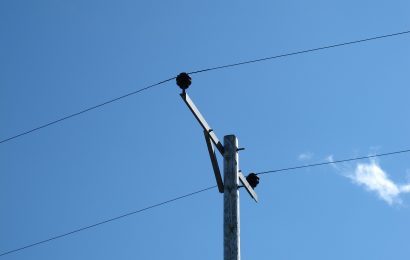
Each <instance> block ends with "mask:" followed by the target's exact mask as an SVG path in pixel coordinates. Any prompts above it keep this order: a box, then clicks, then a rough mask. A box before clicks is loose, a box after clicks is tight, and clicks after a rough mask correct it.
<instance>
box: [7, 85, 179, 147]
mask: <svg viewBox="0 0 410 260" xmlns="http://www.w3.org/2000/svg"><path fill="white" fill-rule="evenodd" d="M173 79H175V77H173V78H169V79H166V80H163V81H160V82H157V83H155V84H152V85H149V86H146V87H144V88H140V89H138V90H135V91H133V92H130V93H128V94H125V95H122V96H119V97H116V98H113V99H110V100H107V101H104V102H103V103H100V104H98V105H95V106H92V107H89V108H86V109H84V110H81V111H80V112H77V113H74V114H70V115H68V116H65V117H62V118H60V119H57V120H54V121H51V122H49V123H46V124H44V125H41V126H38V127H35V128H33V129H30V130H28V131H25V132H22V133H20V134H16V135H14V136H11V137H9V138H6V139H3V140H1V141H0V144H2V143H5V142H7V141H10V140H13V139H15V138H18V137H21V136H23V135H26V134H29V133H32V132H35V131H38V130H40V129H42V128H45V127H48V126H51V125H54V124H57V123H59V122H61V121H64V120H67V119H69V118H72V117H75V116H78V115H81V114H84V113H86V112H88V111H91V110H94V109H96V108H99V107H102V106H105V105H108V104H110V103H113V102H115V101H118V100H121V99H123V98H126V97H129V96H132V95H135V94H138V93H141V92H143V91H145V90H148V89H150V88H153V87H156V86H159V85H161V84H164V83H166V82H168V81H171V80H173Z"/></svg>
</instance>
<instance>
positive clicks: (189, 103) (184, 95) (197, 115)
mask: <svg viewBox="0 0 410 260" xmlns="http://www.w3.org/2000/svg"><path fill="white" fill-rule="evenodd" d="M180 95H181V97H182V99H183V100H184V101H185V103H186V104H187V106H188V108H189V110H191V112H192V114H194V116H195V118H196V119H197V120H198V122H199V124H200V125H201V126H202V128H203V129H204V131H206V132H207V133H208V134H209V138H210V139H211V140H212V142H213V143H214V144H215V146H216V148H217V149H218V151H219V152H220V153H221V155H222V156H223V155H224V152H225V149H224V146H223V144H222V143H221V142H220V141H219V139H218V137H216V134H215V133H214V132H213V130H212V128H211V127H210V126H209V125H208V123H207V122H206V120H205V118H204V117H203V116H202V114H201V112H199V110H198V108H197V107H196V106H195V104H194V102H193V101H192V100H191V98H190V97H189V96H188V94H187V93H186V92H185V91H184V92H182V93H181V94H180Z"/></svg>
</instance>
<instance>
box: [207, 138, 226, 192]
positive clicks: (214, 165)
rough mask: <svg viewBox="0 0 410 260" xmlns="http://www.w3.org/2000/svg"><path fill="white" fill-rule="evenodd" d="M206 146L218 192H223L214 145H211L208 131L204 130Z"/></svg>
mask: <svg viewBox="0 0 410 260" xmlns="http://www.w3.org/2000/svg"><path fill="white" fill-rule="evenodd" d="M204 136H205V141H206V146H207V147H208V152H209V158H211V163H212V168H213V169H214V174H215V180H216V184H217V185H218V190H219V192H220V193H224V184H223V181H222V176H221V171H220V170H219V165H218V160H217V159H216V155H215V150H214V146H213V145H212V142H211V138H210V137H209V133H208V132H207V131H205V130H204Z"/></svg>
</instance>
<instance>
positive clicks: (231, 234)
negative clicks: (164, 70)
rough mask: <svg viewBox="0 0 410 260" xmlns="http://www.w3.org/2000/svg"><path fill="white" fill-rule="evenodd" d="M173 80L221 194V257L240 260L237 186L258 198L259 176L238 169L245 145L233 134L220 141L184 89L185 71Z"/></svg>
mask: <svg viewBox="0 0 410 260" xmlns="http://www.w3.org/2000/svg"><path fill="white" fill-rule="evenodd" d="M176 81H177V85H178V86H179V87H180V88H181V89H182V93H181V97H182V99H183V100H184V102H185V104H186V105H187V106H188V108H189V110H191V112H192V114H193V115H194V116H195V118H196V119H197V120H198V122H199V124H200V125H201V126H202V128H203V129H204V136H205V141H206V144H207V147H208V152H209V157H210V159H211V163H212V168H213V170H214V174H215V180H216V183H217V185H218V190H219V192H220V193H223V194H224V260H240V259H241V250H240V225H239V223H240V221H239V220H240V218H239V187H244V188H245V189H246V190H247V191H248V193H249V195H250V196H251V197H252V198H253V199H254V200H255V201H256V202H258V196H257V195H256V193H255V191H254V190H253V189H254V188H255V187H256V186H257V185H258V183H259V177H258V176H257V175H256V174H254V173H250V174H249V175H248V176H247V177H246V178H245V176H243V174H242V172H241V171H240V170H239V155H238V151H240V150H243V149H244V148H238V139H237V138H236V136H235V135H226V136H225V137H224V144H223V145H222V143H221V142H220V141H219V139H218V137H217V136H216V134H215V132H214V131H213V129H212V128H211V127H210V126H209V124H208V123H207V122H206V120H205V118H204V117H203V116H202V114H201V113H200V112H199V110H198V108H197V107H196V106H195V104H194V102H193V101H192V100H191V98H190V97H189V96H188V94H187V93H186V90H187V89H188V88H189V86H190V85H191V77H190V76H189V75H188V74H187V73H181V74H179V75H178V77H177V78H176ZM213 145H215V146H216V149H217V150H218V151H219V152H220V154H221V155H222V156H223V158H224V181H223V182H222V177H221V173H220V170H219V165H218V160H217V158H216V155H215V149H214V147H213ZM239 182H241V183H242V186H239Z"/></svg>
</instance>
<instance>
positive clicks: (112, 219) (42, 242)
mask: <svg viewBox="0 0 410 260" xmlns="http://www.w3.org/2000/svg"><path fill="white" fill-rule="evenodd" d="M409 152H410V149H406V150H400V151H393V152H388V153H379V154H373V155H368V156H360V157H354V158H347V159H342V160H332V161H328V162H322V163H314V164H308V165H300V166H293V167H287V168H281V169H275V170H268V171H262V172H257V173H256V174H257V175H263V174H269V173H276V172H284V171H292V170H297V169H302V168H309V167H317V166H323V165H329V164H337V163H344V162H351V161H357V160H363V159H371V158H375V157H382V156H391V155H398V154H403V153H409ZM216 187H217V186H216V185H214V186H210V187H207V188H203V189H200V190H197V191H194V192H191V193H188V194H185V195H182V196H179V197H176V198H173V199H169V200H166V201H163V202H160V203H157V204H154V205H151V206H148V207H145V208H142V209H138V210H135V211H132V212H129V213H126V214H123V215H120V216H117V217H114V218H110V219H107V220H104V221H101V222H98V223H95V224H92V225H89V226H85V227H82V228H78V229H75V230H73V231H70V232H67V233H64V234H61V235H57V236H54V237H51V238H48V239H45V240H41V241H39V242H35V243H32V244H29V245H26V246H23V247H19V248H16V249H13V250H9V251H6V252H3V253H0V257H1V256H5V255H8V254H11V253H16V252H18V251H21V250H24V249H27V248H30V247H34V246H37V245H40V244H44V243H47V242H50V241H53V240H56V239H59V238H63V237H66V236H69V235H73V234H75V233H78V232H81V231H85V230H87V229H91V228H94V227H97V226H100V225H103V224H106V223H109V222H113V221H116V220H119V219H122V218H125V217H129V216H131V215H135V214H138V213H141V212H144V211H148V210H150V209H153V208H157V207H160V206H164V205H166V204H169V203H171V202H174V201H177V200H181V199H184V198H188V197H191V196H193V195H196V194H199V193H202V192H205V191H208V190H211V189H214V188H216Z"/></svg>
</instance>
